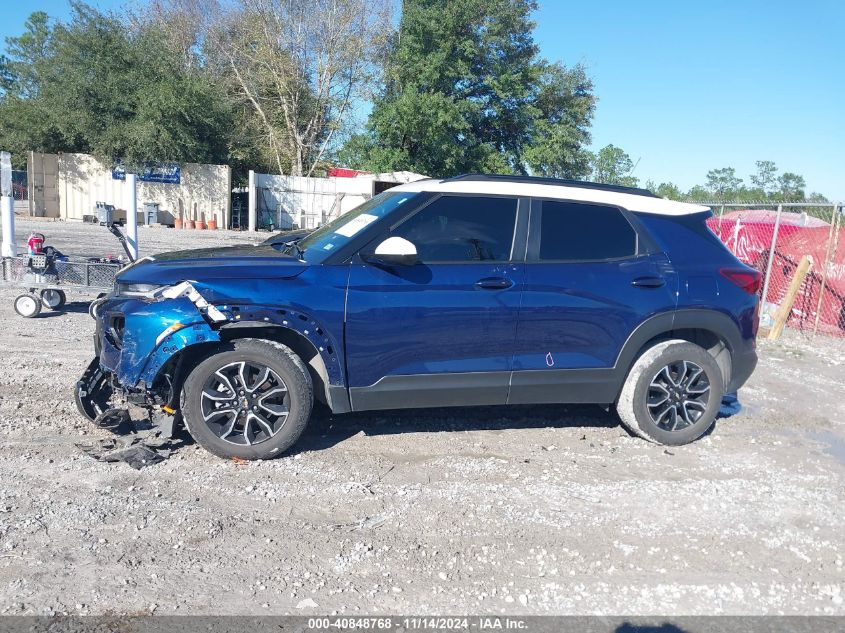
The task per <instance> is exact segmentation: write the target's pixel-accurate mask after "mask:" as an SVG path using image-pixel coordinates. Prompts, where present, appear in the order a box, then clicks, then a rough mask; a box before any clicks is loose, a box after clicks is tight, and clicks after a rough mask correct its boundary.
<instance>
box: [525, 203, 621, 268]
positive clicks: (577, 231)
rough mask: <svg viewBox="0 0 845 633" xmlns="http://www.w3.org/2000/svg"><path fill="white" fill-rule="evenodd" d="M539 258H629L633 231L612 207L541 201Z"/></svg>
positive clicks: (558, 259) (582, 259)
mask: <svg viewBox="0 0 845 633" xmlns="http://www.w3.org/2000/svg"><path fill="white" fill-rule="evenodd" d="M540 225H541V226H540V259H541V260H555V261H600V260H605V259H620V258H624V257H633V256H634V255H636V254H637V234H636V232H635V231H634V229H633V227H632V226H631V224H630V223H629V222H628V220H627V219H626V218H625V216H624V215H623V214H622V212H621V211H620V210H619V209H617V208H615V207H607V206H603V205H598V204H585V203H579V202H562V201H561V202H556V201H550V200H544V201H543V217H542V221H541V223H540Z"/></svg>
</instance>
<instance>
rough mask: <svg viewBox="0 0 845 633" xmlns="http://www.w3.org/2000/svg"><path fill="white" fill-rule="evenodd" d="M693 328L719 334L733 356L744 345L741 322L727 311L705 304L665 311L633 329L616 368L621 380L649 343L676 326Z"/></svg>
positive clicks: (726, 379)
mask: <svg viewBox="0 0 845 633" xmlns="http://www.w3.org/2000/svg"><path fill="white" fill-rule="evenodd" d="M693 329H694V330H706V331H708V332H712V333H713V334H714V335H715V336H717V337H719V339H721V340H722V341H724V342H725V344H726V345H727V348H728V352H729V354H730V356H731V358H732V357H733V355H734V354H735V353H736V352H737V350H739V349H741V347H742V334H741V333H740V329H739V325H738V324H737V323H736V321H734V320H733V319H732V318H731V317H730V316H728V315H727V314H725V313H724V312H719V311H718V310H709V309H704V308H702V309H695V308H692V309H682V310H677V311H673V312H663V313H660V314H656V315H654V316H651V317H649V318H648V319H646V320H645V321H643V322H642V323H640V324H639V325H638V326H637V327H636V329H634V331H633V332H631V334H630V335H629V336H628V340H626V341H625V343H624V344H623V346H622V349H621V350H620V351H619V355H618V356H617V358H616V363H615V364H614V370H615V372H617V373H618V374H619V378H620V380H622V381H624V380H625V377H626V376H627V375H628V371H630V369H631V366H632V365H633V364H634V361H636V359H637V357H638V356H639V353H640V350H642V348H643V346H644V345H646V343H648V342H649V341H650V340H652V339H655V338H657V337H659V336H661V335H663V334H669V333H671V332H673V331H675V330H693ZM729 379H730V377H729V376H725V382H726V383H727V382H728V381H729Z"/></svg>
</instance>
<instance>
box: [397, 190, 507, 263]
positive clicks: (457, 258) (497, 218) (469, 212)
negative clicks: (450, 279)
mask: <svg viewBox="0 0 845 633" xmlns="http://www.w3.org/2000/svg"><path fill="white" fill-rule="evenodd" d="M516 204H517V201H516V199H515V198H494V197H482V196H442V197H440V198H438V199H437V200H435V201H434V202H432V203H431V204H429V205H428V206H426V207H425V208H424V209H422V210H421V211H420V212H419V213H417V214H415V215H413V216H412V217H410V218H409V219H408V220H407V221H405V222H403V223H402V224H401V225H399V226H398V227H396V228H395V229H394V230H393V231H392V232H391V235H395V236H398V237H403V238H405V239H406V240H408V241H410V242H412V243H413V244H414V246H416V248H417V255H418V256H419V259H420V261H421V262H423V263H433V262H471V261H504V260H507V259H509V258H510V254H511V247H512V245H513V231H514V225H515V224H516Z"/></svg>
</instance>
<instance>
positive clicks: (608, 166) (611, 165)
mask: <svg viewBox="0 0 845 633" xmlns="http://www.w3.org/2000/svg"><path fill="white" fill-rule="evenodd" d="M633 171H634V162H633V161H632V160H631V157H630V156H628V154H626V153H625V151H624V150H623V149H622V148H621V147H616V146H615V145H606V146H605V147H603V148H601V149H600V150H599V151H598V153H597V154H595V156H593V160H592V174H591V176H590V179H591V180H592V181H593V182H603V183H607V184H609V185H624V186H626V187H636V186H637V184H638V182H639V180H638V179H637V178H635V177H634V176H633V175H632V174H633Z"/></svg>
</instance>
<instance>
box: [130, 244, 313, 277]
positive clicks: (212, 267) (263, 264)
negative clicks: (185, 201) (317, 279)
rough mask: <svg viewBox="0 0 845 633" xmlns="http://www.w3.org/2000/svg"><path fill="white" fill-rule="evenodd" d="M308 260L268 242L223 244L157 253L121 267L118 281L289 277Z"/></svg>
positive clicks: (306, 264) (298, 271)
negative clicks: (303, 259)
mask: <svg viewBox="0 0 845 633" xmlns="http://www.w3.org/2000/svg"><path fill="white" fill-rule="evenodd" d="M307 267H308V263H307V262H304V261H302V260H300V259H296V258H295V257H291V256H290V255H285V254H283V253H281V252H280V251H279V250H277V249H276V248H274V247H273V246H271V245H264V244H259V245H258V246H243V245H240V246H224V247H220V248H198V249H193V250H185V251H174V252H171V253H159V254H157V255H154V256H152V257H145V258H143V259H140V260H138V261H137V262H135V263H134V264H132V265H130V266H129V267H127V268H125V269H123V271H121V272H120V273H119V274H118V276H117V280H118V281H120V282H121V283H145V284H147V283H148V284H160V285H167V284H175V283H179V282H181V281H203V280H211V279H290V278H291V277H296V276H297V275H299V274H300V273H301V272H302V271H303V270H305V269H306V268H307Z"/></svg>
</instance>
